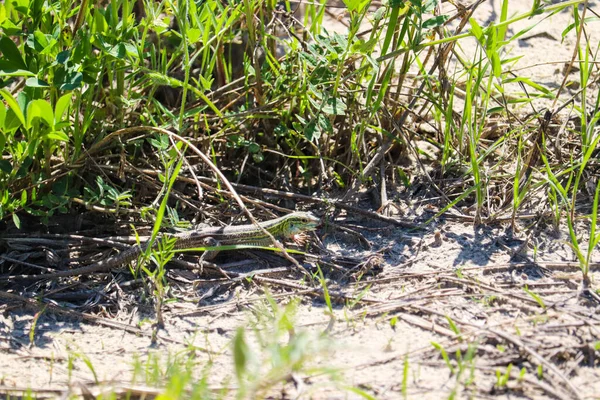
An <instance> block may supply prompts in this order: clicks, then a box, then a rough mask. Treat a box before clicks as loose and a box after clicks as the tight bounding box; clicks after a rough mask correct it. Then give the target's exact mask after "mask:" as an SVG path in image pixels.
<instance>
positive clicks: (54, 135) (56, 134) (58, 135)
mask: <svg viewBox="0 0 600 400" xmlns="http://www.w3.org/2000/svg"><path fill="white" fill-rule="evenodd" d="M44 137H46V138H48V139H54V140H60V141H61V142H68V141H69V137H68V136H67V134H66V133H64V132H63V131H52V132H49V133H47V134H45V135H44Z"/></svg>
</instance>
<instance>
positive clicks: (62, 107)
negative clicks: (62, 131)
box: [54, 93, 73, 125]
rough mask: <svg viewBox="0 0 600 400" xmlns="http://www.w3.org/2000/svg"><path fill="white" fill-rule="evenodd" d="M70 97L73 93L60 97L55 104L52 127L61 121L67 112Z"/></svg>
mask: <svg viewBox="0 0 600 400" xmlns="http://www.w3.org/2000/svg"><path fill="white" fill-rule="evenodd" d="M72 97H73V93H67V94H64V95H62V96H61V97H60V99H58V101H57V102H56V106H55V107H54V125H56V124H57V123H59V122H60V121H61V120H62V118H63V115H65V111H67V108H68V107H69V105H71V98H72Z"/></svg>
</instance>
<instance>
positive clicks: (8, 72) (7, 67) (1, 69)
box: [0, 60, 35, 76]
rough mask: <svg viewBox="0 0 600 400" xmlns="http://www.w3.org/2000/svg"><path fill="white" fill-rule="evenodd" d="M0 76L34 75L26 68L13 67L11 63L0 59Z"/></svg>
mask: <svg viewBox="0 0 600 400" xmlns="http://www.w3.org/2000/svg"><path fill="white" fill-rule="evenodd" d="M0 76H35V74H34V73H33V72H31V71H29V70H26V69H21V68H15V67H14V65H13V64H11V63H9V62H7V61H4V60H0Z"/></svg>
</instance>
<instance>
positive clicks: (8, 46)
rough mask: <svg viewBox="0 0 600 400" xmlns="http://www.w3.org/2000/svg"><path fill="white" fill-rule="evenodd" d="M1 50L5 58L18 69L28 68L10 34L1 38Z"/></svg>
mask: <svg viewBox="0 0 600 400" xmlns="http://www.w3.org/2000/svg"><path fill="white" fill-rule="evenodd" d="M0 51H1V52H2V58H3V59H4V60H6V61H9V62H10V63H11V64H12V65H14V66H15V67H16V68H18V69H23V70H26V69H27V64H25V61H24V60H23V57H21V52H20V51H19V48H18V47H17V45H16V44H15V42H13V41H12V39H10V38H9V37H8V36H3V37H2V39H0Z"/></svg>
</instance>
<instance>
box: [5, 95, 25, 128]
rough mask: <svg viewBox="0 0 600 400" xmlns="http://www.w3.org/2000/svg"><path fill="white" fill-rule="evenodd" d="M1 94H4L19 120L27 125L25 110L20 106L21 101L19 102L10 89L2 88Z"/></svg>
mask: <svg viewBox="0 0 600 400" xmlns="http://www.w3.org/2000/svg"><path fill="white" fill-rule="evenodd" d="M0 96H2V97H3V98H4V101H6V104H8V107H9V108H10V109H11V111H12V112H13V113H14V115H15V116H16V117H17V118H18V119H19V121H21V124H22V125H25V115H23V112H22V111H21V107H19V103H17V100H16V99H15V98H14V97H13V95H12V94H11V93H10V92H9V91H8V90H6V89H1V90H0Z"/></svg>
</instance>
